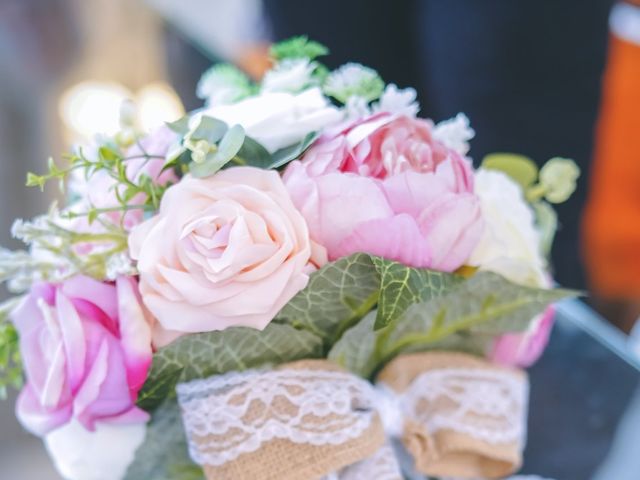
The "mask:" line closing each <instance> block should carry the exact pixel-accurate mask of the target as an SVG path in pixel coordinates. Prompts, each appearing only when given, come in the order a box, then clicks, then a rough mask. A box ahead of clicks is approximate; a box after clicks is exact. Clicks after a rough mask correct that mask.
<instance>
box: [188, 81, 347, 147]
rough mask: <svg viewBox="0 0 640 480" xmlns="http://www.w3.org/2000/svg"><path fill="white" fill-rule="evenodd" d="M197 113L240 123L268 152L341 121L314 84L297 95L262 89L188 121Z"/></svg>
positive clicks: (230, 122) (205, 111) (339, 112)
mask: <svg viewBox="0 0 640 480" xmlns="http://www.w3.org/2000/svg"><path fill="white" fill-rule="evenodd" d="M200 115H206V116H209V117H213V118H217V119H219V120H222V121H223V122H225V123H227V124H228V125H230V126H231V125H237V124H239V125H242V126H243V127H244V129H245V132H246V134H247V135H249V136H250V137H252V138H253V139H255V140H257V141H258V142H260V143H261V144H262V145H263V146H264V147H265V148H266V149H267V150H269V152H272V153H273V152H275V151H276V150H279V149H281V148H284V147H288V146H290V145H294V144H295V143H296V142H299V141H300V140H302V139H303V138H304V137H305V136H306V135H307V134H309V133H311V132H316V131H319V130H322V129H324V128H325V127H327V126H329V125H332V124H335V123H337V122H339V121H341V120H342V118H343V116H344V115H343V112H342V111H341V110H340V109H338V108H336V107H334V106H333V105H331V103H330V102H329V100H328V99H327V98H326V97H325V96H324V95H323V94H322V92H321V91H320V89H319V88H317V87H314V88H309V89H307V90H304V91H303V92H300V93H297V94H293V93H287V92H263V93H261V94H260V95H256V96H254V97H249V98H246V99H244V100H241V101H240V102H238V103H234V104H232V105H219V106H214V107H211V108H207V109H205V110H203V111H201V112H200V113H199V114H197V115H196V117H194V120H192V121H196V122H197V121H199V116H200ZM196 124H197V123H196Z"/></svg>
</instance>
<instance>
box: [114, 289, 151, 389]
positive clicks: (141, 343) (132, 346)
mask: <svg viewBox="0 0 640 480" xmlns="http://www.w3.org/2000/svg"><path fill="white" fill-rule="evenodd" d="M116 288H117V290H118V315H119V318H120V344H121V346H122V351H123V353H124V357H125V364H126V367H127V378H128V383H129V388H131V389H132V390H133V391H135V392H137V391H138V390H139V389H140V388H141V387H142V385H143V384H144V381H145V380H146V378H147V374H148V372H149V367H150V365H151V356H152V351H151V326H150V325H151V321H152V320H151V319H150V318H149V316H150V313H149V312H147V311H146V309H145V308H144V307H143V305H142V300H141V298H140V294H139V293H138V284H137V282H136V280H135V279H134V278H132V277H119V278H118V279H117V280H116Z"/></svg>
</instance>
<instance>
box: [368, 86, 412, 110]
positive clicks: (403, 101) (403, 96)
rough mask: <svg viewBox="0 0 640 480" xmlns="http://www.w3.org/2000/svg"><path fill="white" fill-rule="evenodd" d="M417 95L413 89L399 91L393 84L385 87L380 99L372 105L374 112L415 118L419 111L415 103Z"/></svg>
mask: <svg viewBox="0 0 640 480" xmlns="http://www.w3.org/2000/svg"><path fill="white" fill-rule="evenodd" d="M417 96H418V94H417V93H416V91H415V89H413V88H403V89H402V90H401V89H399V88H398V87H397V86H396V85H394V84H393V83H390V84H389V85H387V87H386V88H385V89H384V92H383V93H382V96H381V97H380V100H379V101H378V102H377V103H375V104H374V106H373V111H374V112H389V113H398V114H402V115H406V116H408V117H415V116H416V115H417V114H418V111H419V110H420V105H418V102H417V101H416V98H417Z"/></svg>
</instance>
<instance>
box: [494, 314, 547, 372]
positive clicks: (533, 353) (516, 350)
mask: <svg viewBox="0 0 640 480" xmlns="http://www.w3.org/2000/svg"><path fill="white" fill-rule="evenodd" d="M554 316H555V310H554V308H553V306H550V307H547V309H546V310H545V311H544V313H542V314H541V315H538V316H537V317H536V318H534V319H533V321H532V322H531V326H530V327H529V330H527V331H526V332H519V333H507V334H505V335H502V336H501V337H498V338H497V339H496V341H495V342H494V345H493V349H492V351H491V353H490V355H489V357H490V358H491V360H492V361H494V362H496V363H500V364H502V365H507V366H514V367H523V368H526V367H530V366H531V365H533V364H534V363H535V362H536V361H537V360H538V359H539V358H540V356H541V355H542V353H543V352H544V349H545V347H546V346H547V343H549V336H550V335H551V329H552V328H553V323H554Z"/></svg>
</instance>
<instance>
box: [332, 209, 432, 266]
mask: <svg viewBox="0 0 640 480" xmlns="http://www.w3.org/2000/svg"><path fill="white" fill-rule="evenodd" d="M356 252H366V253H370V254H372V255H378V256H380V257H383V258H387V259H389V260H395V261H397V262H400V263H403V264H405V265H410V266H412V267H428V266H430V264H431V252H430V250H429V245H428V243H427V242H426V241H425V239H424V237H423V235H422V233H421V232H420V229H419V227H418V225H417V223H416V221H415V219H414V218H412V217H411V216H409V215H407V214H400V215H397V216H395V217H392V218H388V219H382V220H370V221H368V222H363V223H361V224H359V225H358V226H357V227H356V228H355V230H354V231H353V233H352V234H351V235H349V236H348V237H347V238H345V239H344V240H343V241H342V242H341V243H340V246H339V247H338V248H337V249H336V251H335V255H336V256H337V257H343V256H347V255H350V254H352V253H356Z"/></svg>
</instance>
